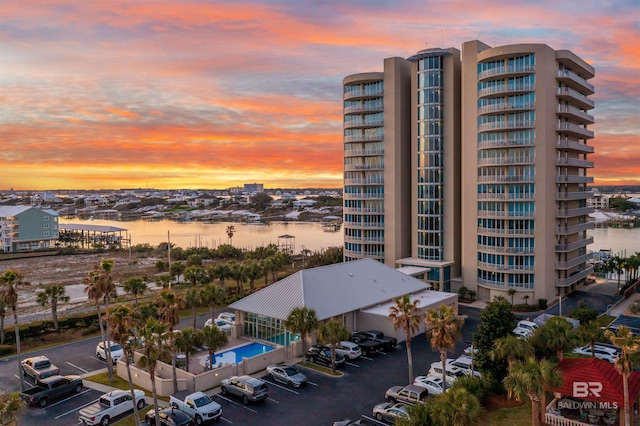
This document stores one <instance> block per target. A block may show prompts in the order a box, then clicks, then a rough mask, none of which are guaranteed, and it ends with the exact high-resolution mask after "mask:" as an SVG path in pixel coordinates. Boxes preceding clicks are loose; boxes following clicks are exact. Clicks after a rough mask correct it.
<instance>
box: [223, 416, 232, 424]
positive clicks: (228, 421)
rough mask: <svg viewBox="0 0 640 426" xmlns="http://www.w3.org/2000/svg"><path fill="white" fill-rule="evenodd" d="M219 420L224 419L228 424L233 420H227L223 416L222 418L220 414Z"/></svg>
mask: <svg viewBox="0 0 640 426" xmlns="http://www.w3.org/2000/svg"><path fill="white" fill-rule="evenodd" d="M220 420H223V421H225V422H227V423H229V424H230V425H232V424H233V422H232V421H231V420H229V419H225V418H224V417H222V416H220Z"/></svg>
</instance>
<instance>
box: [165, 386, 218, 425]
mask: <svg viewBox="0 0 640 426" xmlns="http://www.w3.org/2000/svg"><path fill="white" fill-rule="evenodd" d="M169 405H171V407H173V408H177V409H178V410H181V411H184V412H185V413H187V414H188V415H189V416H190V417H191V418H192V419H194V420H195V422H196V424H197V425H201V424H202V423H204V422H208V421H211V420H213V421H217V420H219V419H220V416H221V415H222V407H221V406H220V404H218V403H217V402H215V401H213V400H212V399H211V398H210V397H209V396H208V395H207V394H206V393H204V392H190V391H188V390H185V391H180V392H177V393H174V394H173V395H171V396H170V397H169Z"/></svg>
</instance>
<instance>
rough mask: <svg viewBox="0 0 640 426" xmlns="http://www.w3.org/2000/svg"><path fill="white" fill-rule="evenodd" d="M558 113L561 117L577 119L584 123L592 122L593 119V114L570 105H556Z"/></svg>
mask: <svg viewBox="0 0 640 426" xmlns="http://www.w3.org/2000/svg"><path fill="white" fill-rule="evenodd" d="M557 112H558V115H560V116H562V117H569V118H570V119H572V120H574V121H579V122H582V123H585V124H593V123H594V122H595V119H594V118H593V115H590V114H587V113H586V112H584V111H583V110H581V109H579V108H576V107H574V106H571V105H558V109H557Z"/></svg>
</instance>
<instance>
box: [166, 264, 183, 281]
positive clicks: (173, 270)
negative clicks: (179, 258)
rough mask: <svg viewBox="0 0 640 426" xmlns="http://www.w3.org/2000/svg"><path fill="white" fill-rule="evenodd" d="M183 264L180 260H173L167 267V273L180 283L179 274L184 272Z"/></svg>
mask: <svg viewBox="0 0 640 426" xmlns="http://www.w3.org/2000/svg"><path fill="white" fill-rule="evenodd" d="M184 269H185V266H184V263H182V262H174V263H172V264H171V267H170V268H169V274H170V275H171V276H172V277H176V282H177V283H178V284H180V275H182V273H183V272H184Z"/></svg>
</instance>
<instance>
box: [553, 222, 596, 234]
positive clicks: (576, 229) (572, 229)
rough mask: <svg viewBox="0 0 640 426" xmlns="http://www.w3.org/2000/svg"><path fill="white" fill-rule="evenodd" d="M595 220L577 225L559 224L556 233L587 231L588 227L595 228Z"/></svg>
mask: <svg viewBox="0 0 640 426" xmlns="http://www.w3.org/2000/svg"><path fill="white" fill-rule="evenodd" d="M595 226H596V224H595V223H594V222H586V223H579V224H577V225H570V226H559V227H557V228H556V234H558V235H571V234H575V233H577V232H581V231H586V230H588V229H593V228H595Z"/></svg>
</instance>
